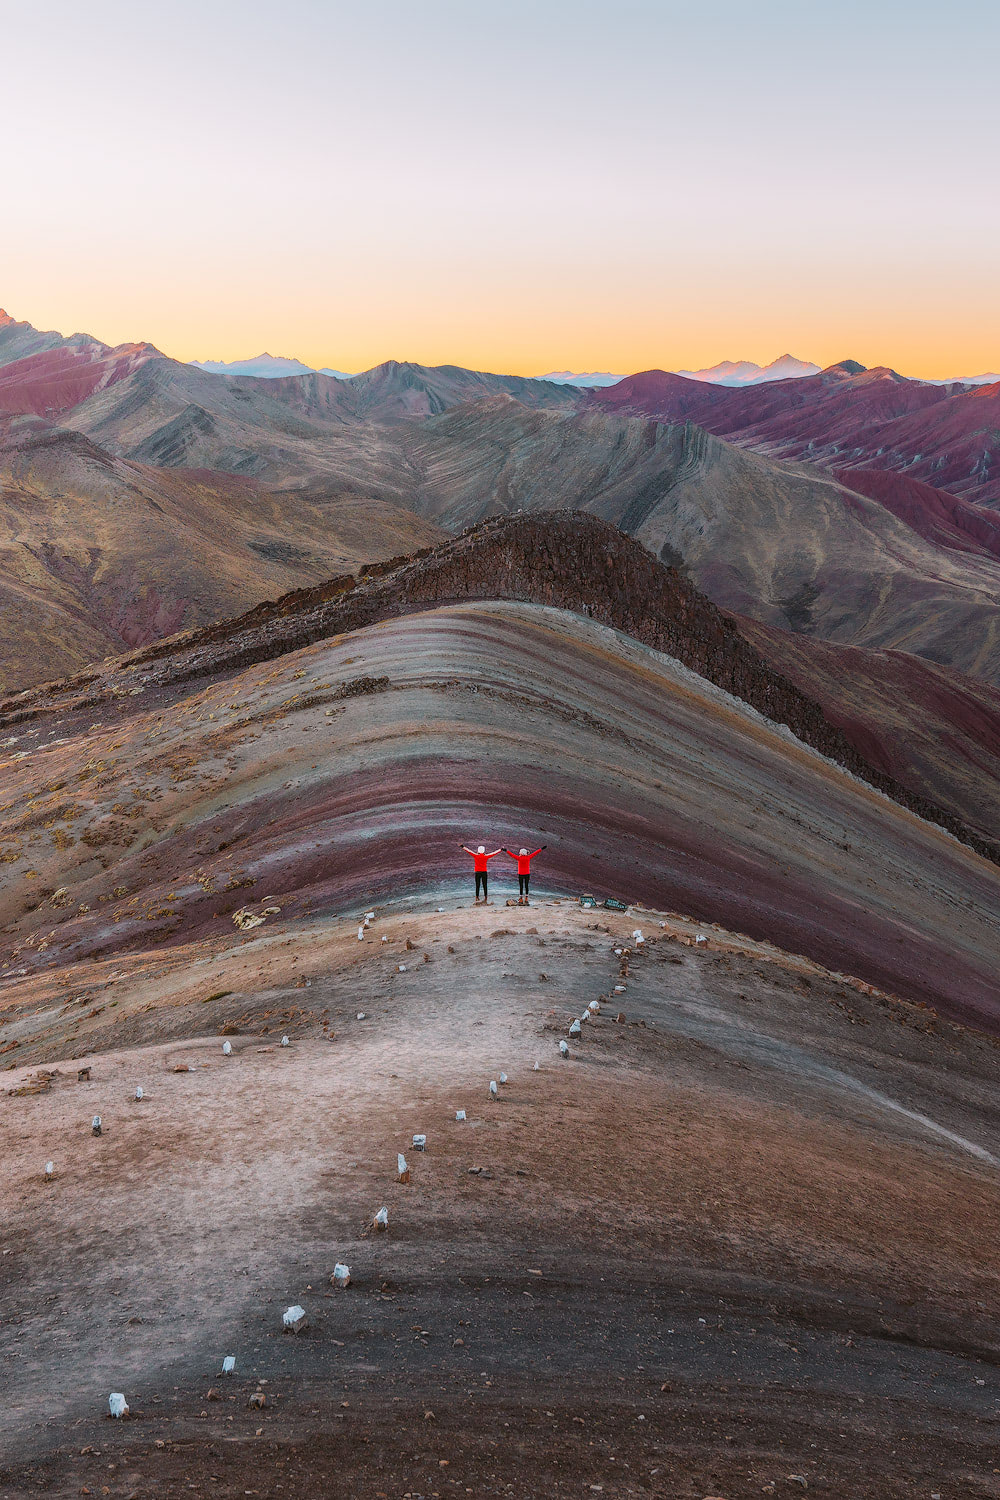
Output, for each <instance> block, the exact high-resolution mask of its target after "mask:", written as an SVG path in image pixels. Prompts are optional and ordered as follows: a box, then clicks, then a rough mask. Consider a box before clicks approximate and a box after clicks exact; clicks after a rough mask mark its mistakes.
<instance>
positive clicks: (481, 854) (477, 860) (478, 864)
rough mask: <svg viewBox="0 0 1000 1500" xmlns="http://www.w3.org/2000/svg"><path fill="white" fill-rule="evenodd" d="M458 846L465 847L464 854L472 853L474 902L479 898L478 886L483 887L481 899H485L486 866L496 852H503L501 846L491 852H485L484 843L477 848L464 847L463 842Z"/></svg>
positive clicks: (494, 856)
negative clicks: (474, 885) (474, 876)
mask: <svg viewBox="0 0 1000 1500" xmlns="http://www.w3.org/2000/svg"><path fill="white" fill-rule="evenodd" d="M458 847H459V848H460V849H465V852H466V854H471V855H472V860H473V864H474V866H475V870H476V902H478V900H479V887H480V886H482V888H483V900H484V901H485V900H486V877H487V867H488V865H489V862H490V860H491V859H495V858H496V856H497V855H498V854H502V853H503V849H502V848H500V849H494V850H493V853H492V854H487V853H486V845H485V844H480V845H479V847H478V849H469V848H466V845H465V844H459V846H458ZM473 904H475V903H473Z"/></svg>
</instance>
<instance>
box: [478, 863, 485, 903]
mask: <svg viewBox="0 0 1000 1500" xmlns="http://www.w3.org/2000/svg"><path fill="white" fill-rule="evenodd" d="M480 886H482V888H483V900H484V901H485V900H486V871H485V870H477V871H476V900H477V901H478V900H479V887H480Z"/></svg>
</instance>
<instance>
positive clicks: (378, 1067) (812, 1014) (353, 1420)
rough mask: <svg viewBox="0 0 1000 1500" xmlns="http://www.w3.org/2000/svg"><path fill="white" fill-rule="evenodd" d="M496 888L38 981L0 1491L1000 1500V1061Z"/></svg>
mask: <svg viewBox="0 0 1000 1500" xmlns="http://www.w3.org/2000/svg"><path fill="white" fill-rule="evenodd" d="M493 884H494V893H493V898H492V904H491V905H490V906H489V907H488V908H485V909H484V908H479V909H473V908H472V907H471V904H470V902H469V900H468V899H467V892H466V889H465V887H464V885H463V886H462V887H456V885H455V884H454V883H453V882H450V881H449V882H445V884H444V885H442V886H441V887H440V888H438V889H437V890H431V891H429V892H427V893H426V894H425V895H424V896H423V897H422V898H419V899H409V898H408V899H406V900H402V899H401V900H399V901H397V902H395V903H393V902H388V903H382V904H380V905H379V907H378V909H377V916H376V920H375V921H374V922H373V924H372V925H371V927H370V928H369V929H368V931H367V933H366V935H365V937H364V939H363V941H361V942H359V940H358V937H357V924H358V913H356V912H352V913H351V914H350V915H349V916H345V915H340V916H333V915H325V916H315V917H313V918H311V919H301V920H296V921H287V920H285V919H283V918H282V917H281V916H277V917H275V918H273V919H268V921H267V922H266V923H265V924H264V925H263V926H261V927H259V928H257V929H255V930H254V931H252V932H250V933H246V934H240V933H238V932H236V931H235V930H234V929H233V928H229V930H228V932H227V931H222V932H220V933H219V934H218V935H217V936H212V937H206V938H201V939H199V940H197V941H193V942H191V943H189V944H187V945H180V946H176V947H173V948H167V949H160V950H159V951H157V952H156V953H155V954H154V953H150V952H146V953H131V954H128V955H125V956H122V955H117V956H115V957H114V958H112V959H98V960H96V961H93V962H91V963H89V964H87V965H86V967H85V968H84V966H83V965H80V966H79V967H78V969H77V970H76V971H74V973H75V978H74V980H73V983H74V984H77V985H78V986H79V989H78V990H77V991H76V992H75V994H74V996H73V997H72V999H71V1000H70V1002H69V1003H68V1004H66V1005H64V1006H62V1007H61V1009H59V1010H55V1009H54V1008H53V1004H52V999H51V983H50V980H49V979H48V978H47V977H46V976H44V975H43V976H39V977H37V978H35V977H32V978H26V979H24V980H23V981H22V982H21V983H20V985H19V986H18V987H17V989H16V997H17V1010H18V1021H17V1027H18V1031H19V1034H20V1035H21V1037H22V1045H21V1048H20V1050H19V1052H18V1066H17V1067H15V1068H10V1069H9V1070H8V1071H6V1072H4V1074H3V1081H4V1090H3V1095H2V1097H0V1132H2V1139H3V1143H4V1151H3V1167H2V1194H3V1229H2V1245H3V1253H2V1256H0V1297H2V1309H3V1323H2V1345H0V1352H2V1362H0V1369H2V1377H0V1378H2V1387H3V1388H2V1401H0V1455H2V1456H0V1494H2V1495H3V1496H4V1497H7V1496H22V1495H31V1494H37V1493H42V1494H47V1495H52V1496H63V1495H66V1496H69V1495H74V1496H75V1495H80V1494H82V1495H87V1494H90V1495H95V1496H97V1495H111V1496H149V1497H152V1496H161V1495H178V1496H179V1495H189V1494H203V1495H218V1496H248V1495H259V1496H280V1497H282V1500H288V1497H294V1496H345V1497H346V1496H358V1497H379V1500H381V1497H403V1496H411V1497H418V1496H420V1497H450V1496H465V1495H470V1494H471V1495H477V1496H478V1495H511V1496H556V1495H558V1496H563V1495H575V1496H590V1495H605V1496H619V1495H621V1496H625V1495H644V1494H649V1495H658V1496H670V1497H674V1496H676V1497H696V1500H701V1497H705V1496H722V1497H725V1500H743V1497H749V1496H759V1495H772V1494H773V1495H778V1496H794V1495H797V1494H799V1493H801V1492H802V1491H803V1490H808V1491H809V1492H812V1493H815V1494H818V1495H826V1496H836V1497H838V1500H862V1497H864V1500H875V1497H883V1496H884V1497H889V1496H893V1497H896V1496H898V1497H904V1496H905V1497H911V1496H927V1497H928V1500H930V1497H931V1496H932V1495H936V1494H939V1495H941V1496H942V1497H944V1500H958V1497H979V1496H997V1495H1000V1442H998V1439H1000V1427H998V1422H997V1398H998V1391H1000V1375H998V1371H997V1362H998V1358H1000V1320H998V1306H1000V1301H998V1297H997V1279H998V1278H997V1269H996V1264H997V1257H996V1248H997V1242H998V1227H1000V1176H998V1168H1000V1160H998V1157H1000V1112H998V1109H997V1102H996V1101H997V1082H998V1077H1000V1055H998V1051H997V1044H996V1043H995V1042H994V1041H993V1039H992V1038H990V1037H987V1036H985V1035H983V1034H982V1033H978V1032H975V1031H971V1030H968V1029H965V1028H964V1027H962V1026H960V1025H956V1024H953V1023H951V1022H948V1021H945V1020H942V1019H940V1018H937V1017H935V1015H934V1013H933V1012H932V1011H931V1010H929V1009H927V1008H924V1007H921V1006H917V1005H910V1004H906V1003H903V1002H901V1001H897V1000H891V999H889V998H887V997H886V996H884V995H883V994H881V993H880V992H878V991H875V990H873V989H872V988H871V987H870V986H863V985H861V984H859V983H858V982H852V981H845V980H844V979H843V978H840V977H836V976H832V975H830V974H828V973H827V972H826V971H825V970H823V969H821V968H820V967H819V966H818V965H815V964H813V963H811V962H809V961H808V960H806V959H803V958H797V957H791V956H789V955H787V954H783V953H782V952H780V951H779V950H777V949H776V948H773V947H771V946H769V945H768V944H766V943H763V942H754V941H752V940H750V939H748V938H745V937H736V936H732V935H729V934H727V933H726V932H725V931H724V930H722V929H721V928H720V927H709V926H702V927H697V926H696V925H695V924H694V923H693V922H690V921H687V920H685V919H684V918H682V917H678V916H671V915H669V914H668V913H665V912H652V911H648V910H641V911H640V910H638V909H634V910H633V911H632V912H631V913H630V914H616V913H612V912H608V911H605V910H603V909H597V910H594V909H586V908H581V907H580V906H579V905H578V904H577V903H576V902H575V901H570V900H560V899H558V898H557V897H556V896H555V895H554V894H553V893H551V892H545V891H544V890H543V891H542V893H541V894H540V895H539V897H538V898H536V899H535V901H534V902H533V904H532V906H531V907H530V908H528V909H523V908H517V907H513V908H510V909H508V908H507V907H506V906H505V905H504V898H505V896H506V894H507V892H508V890H509V884H507V883H506V882H502V881H494V883H493ZM363 910H364V908H362V913H363ZM637 925H638V926H639V927H640V928H641V929H642V931H643V933H644V935H645V938H646V940H647V941H646V942H645V944H644V945H642V946H641V947H637V945H636V944H635V942H634V941H633V939H632V936H631V934H632V932H633V930H634V929H635V927H636V926H637ZM698 932H701V933H703V934H705V935H706V936H707V937H708V939H709V941H708V942H707V944H703V945H698V946H694V945H693V943H694V938H695V935H696V934H697V933H698ZM383 937H385V938H387V939H388V941H387V942H383V941H382V938H383ZM408 944H410V945H412V946H409V945H408ZM620 947H626V948H631V949H632V957H631V961H630V967H629V973H628V976H627V977H621V974H620V969H621V959H620V958H619V957H618V956H617V955H616V953H615V951H614V950H615V949H616V948H620ZM84 974H85V976H86V977H85V978H84V977H83V976H84ZM618 984H622V985H624V986H625V989H624V990H623V991H621V992H618V993H616V992H615V988H614V987H615V986H616V985H618ZM594 999H599V1000H600V1003H601V1010H600V1014H599V1015H597V1016H595V1017H594V1018H593V1019H591V1020H589V1021H588V1022H586V1023H585V1024H584V1026H583V1028H582V1031H583V1035H582V1036H581V1037H580V1038H579V1039H574V1040H573V1041H572V1042H571V1044H570V1045H571V1055H570V1057H569V1058H567V1059H563V1058H561V1057H560V1055H559V1051H558V1043H559V1039H560V1038H561V1037H565V1036H566V1033H567V1028H568V1025H569V1022H570V1021H571V1019H572V1018H573V1017H574V1016H576V1015H579V1014H580V1013H581V1011H582V1010H583V1008H584V1007H585V1006H586V1005H587V1004H588V1003H589V1002H590V1001H591V1000H594ZM81 1009H82V1011H83V1012H84V1013H85V1014H87V1015H91V1014H92V1013H93V1019H92V1022H91V1025H90V1029H89V1031H88V1033H87V1041H88V1046H87V1048H86V1056H85V1057H84V1058H82V1059H81V1058H78V1057H75V1056H71V1055H69V1052H68V1051H67V1050H66V1049H67V1047H68V1046H69V1027H70V1026H71V1025H72V1024H73V1022H74V1017H75V1016H78V1015H79V1014H80V1013H81ZM360 1011H363V1012H364V1013H365V1014H364V1019H360V1018H359V1016H358V1012H360ZM619 1011H620V1012H621V1015H622V1017H623V1019H621V1018H620V1019H616V1017H618V1015H619ZM61 1017H64V1018H65V1019H61ZM102 1017H103V1019H102ZM102 1028H103V1030H102ZM112 1028H113V1029H112ZM224 1030H225V1032H226V1033H227V1034H228V1035H229V1036H230V1038H231V1042H232V1056H231V1057H226V1056H224V1055H223V1050H222V1035H223V1031H224ZM283 1033H284V1034H287V1035H288V1037H289V1040H290V1044H289V1046H288V1047H282V1046H281V1045H280V1038H281V1036H282V1034H283ZM33 1034H34V1035H37V1036H38V1037H42V1038H43V1040H42V1041H39V1042H37V1044H36V1043H34V1042H33V1041H32V1036H33ZM536 1062H537V1063H538V1068H537V1070H536V1069H535V1067H534V1065H535V1063H536ZM182 1063H184V1064H187V1065H188V1066H189V1069H190V1071H185V1072H178V1071H176V1069H177V1068H178V1065H180V1064H182ZM43 1066H44V1069H45V1071H46V1072H48V1073H49V1074H51V1075H52V1076H51V1078H50V1085H51V1086H50V1087H49V1088H48V1090H47V1091H45V1092H42V1093H37V1094H32V1093H28V1094H23V1093H22V1094H19V1093H17V1092H14V1093H9V1092H8V1090H15V1091H16V1090H17V1089H18V1088H20V1087H21V1086H22V1085H24V1084H25V1083H26V1082H27V1081H28V1080H29V1079H34V1080H37V1079H38V1076H39V1070H40V1068H42V1067H43ZM80 1066H89V1068H90V1077H89V1079H85V1080H80V1079H78V1076H77V1069H78V1067H80ZM501 1070H505V1071H506V1073H507V1074H508V1076H509V1082H508V1083H507V1084H506V1086H503V1087H501V1088H500V1089H499V1099H498V1101H497V1102H493V1101H492V1100H491V1098H490V1095H489V1081H490V1079H491V1078H492V1079H498V1078H499V1074H500V1071H501ZM137 1085H141V1086H142V1088H143V1089H144V1091H145V1097H144V1099H143V1100H142V1101H141V1102H136V1101H135V1100H134V1094H135V1089H136V1086H137ZM458 1109H465V1110H466V1111H467V1116H468V1118H467V1121H466V1122H465V1123H464V1124H463V1123H459V1122H457V1121H456V1119H455V1112H456V1110H458ZM95 1114H100V1115H101V1116H102V1120H103V1126H104V1129H103V1133H102V1135H101V1136H100V1138H97V1137H94V1136H93V1135H92V1133H91V1119H92V1117H93V1115H95ZM418 1131H419V1132H426V1135H427V1149H426V1152H424V1153H422V1154H421V1153H417V1152H414V1151H413V1150H412V1149H411V1144H410V1143H411V1138H412V1136H413V1134H414V1133H415V1132H418ZM397 1151H403V1152H405V1154H406V1156H407V1160H408V1162H409V1164H410V1167H411V1172H412V1175H411V1181H410V1182H409V1184H408V1185H403V1184H400V1183H398V1182H397V1172H396V1153H397ZM47 1160H51V1161H53V1163H54V1165H55V1176H54V1179H53V1181H51V1182H50V1183H46V1182H45V1181H44V1178H43V1173H44V1167H45V1163H46V1161H47ZM473 1169H479V1170H475V1171H474V1170H473ZM383 1205H384V1206H386V1207H387V1208H388V1210H389V1225H390V1227H389V1232H388V1234H384V1235H374V1234H366V1233H365V1232H364V1231H365V1227H366V1225H367V1224H368V1223H369V1222H370V1220H371V1219H372V1216H373V1215H374V1214H375V1212H376V1211H377V1210H378V1209H379V1208H380V1207H382V1206H383ZM338 1261H343V1262H346V1263H347V1264H348V1265H349V1266H350V1268H351V1285H350V1287H349V1288H348V1289H347V1290H346V1291H339V1290H336V1289H335V1288H334V1287H333V1286H332V1285H331V1280H330V1278H331V1275H332V1272H333V1268H334V1265H335V1263H336V1262H338ZM295 1302H299V1303H301V1305H302V1306H303V1307H304V1308H305V1309H306V1312H307V1315H308V1319H309V1327H308V1329H307V1330H306V1331H304V1332H303V1333H301V1334H299V1335H297V1336H291V1335H288V1334H284V1333H283V1332H282V1312H283V1311H284V1309H285V1308H286V1307H287V1306H289V1304H292V1303H295ZM227 1354H234V1355H235V1357H236V1371H235V1375H234V1376H232V1377H224V1376H222V1375H221V1373H220V1372H221V1367H222V1360H223V1357H224V1356H225V1355H227ZM112 1390H118V1391H122V1392H124V1393H125V1394H126V1396H127V1399H128V1402H129V1405H130V1408H131V1415H130V1417H129V1418H128V1419H127V1420H125V1421H122V1422H117V1423H116V1422H113V1421H112V1420H110V1418H108V1417H106V1416H105V1415H104V1413H105V1412H106V1411H107V1397H108V1393H109V1391H112ZM258 1390H259V1391H261V1392H263V1394H264V1399H265V1405H264V1406H263V1407H259V1406H249V1405H248V1401H249V1399H250V1398H251V1396H253V1395H254V1393H255V1392H257V1391H258Z"/></svg>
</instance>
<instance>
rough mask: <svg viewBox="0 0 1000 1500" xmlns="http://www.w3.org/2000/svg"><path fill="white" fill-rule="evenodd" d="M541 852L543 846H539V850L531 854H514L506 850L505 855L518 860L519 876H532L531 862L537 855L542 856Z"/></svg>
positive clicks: (534, 850)
mask: <svg viewBox="0 0 1000 1500" xmlns="http://www.w3.org/2000/svg"><path fill="white" fill-rule="evenodd" d="M541 852H542V846H541V845H539V846H538V848H537V849H533V850H532V851H531V853H530V854H514V853H513V851H512V850H510V849H505V850H504V853H505V854H509V855H510V857H511V859H516V860H517V873H518V874H519V875H530V874H531V861H532V860H533V859H534V857H535V855H536V854H541Z"/></svg>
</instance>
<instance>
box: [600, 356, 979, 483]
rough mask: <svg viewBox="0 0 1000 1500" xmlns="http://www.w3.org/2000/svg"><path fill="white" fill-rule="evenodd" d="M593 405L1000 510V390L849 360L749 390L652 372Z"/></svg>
mask: <svg viewBox="0 0 1000 1500" xmlns="http://www.w3.org/2000/svg"><path fill="white" fill-rule="evenodd" d="M585 399H586V401H587V403H588V404H590V405H596V406H599V407H601V408H602V409H604V410H606V411H607V410H610V411H622V412H629V413H636V414H642V415H645V416H652V417H658V418H660V419H661V420H663V421H670V422H678V421H686V422H696V423H697V424H698V425H699V426H700V427H706V428H707V429H708V430H709V431H710V432H714V433H716V434H717V435H718V436H719V437H725V438H729V439H731V440H732V441H734V442H739V443H742V444H745V445H746V446H749V447H753V448H756V449H759V450H760V451H762V452H766V453H768V454H771V455H773V456H774V457H780V458H791V459H796V458H797V459H807V460H808V461H809V462H810V463H813V464H822V465H824V466H834V465H836V467H838V468H840V469H845V468H849V469H851V470H855V469H869V468H875V469H887V470H894V471H905V474H906V477H907V478H914V479H919V480H921V481H923V482H924V483H927V484H933V485H934V486H935V487H936V488H938V489H944V490H948V491H950V492H952V493H955V494H960V495H962V496H963V497H964V498H966V499H968V500H970V501H975V502H978V503H980V504H984V503H994V502H1000V467H997V466H996V465H994V462H993V455H994V453H995V452H997V451H998V450H1000V385H987V386H979V387H976V388H974V389H971V390H970V389H967V388H965V387H957V386H938V385H930V384H927V383H925V382H924V381H920V380H908V379H906V378H905V377H904V376H902V375H898V374H897V373H896V372H895V371H894V370H890V369H886V368H879V369H873V370H866V369H865V368H864V367H863V366H861V365H858V364H856V363H855V362H854V361H853V360H845V361H844V362H843V363H842V364H838V365H831V366H830V368H829V369H826V370H823V371H821V373H820V374H819V375H811V376H807V377H806V378H804V379H801V380H778V381H774V382H773V383H771V384H769V385H762V386H751V387H749V388H744V389H740V388H733V387H727V386H714V385H708V384H705V383H703V382H701V381H694V380H685V379H684V378H683V377H682V376H679V375H671V374H669V373H667V372H666V371H664V370H645V371H643V372H642V373H640V374H638V375H631V376H629V377H628V378H627V379H625V380H622V381H619V383H618V384H617V385H615V386H610V387H609V388H607V389H605V390H595V391H591V392H588V394H587V396H586V398H585Z"/></svg>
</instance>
